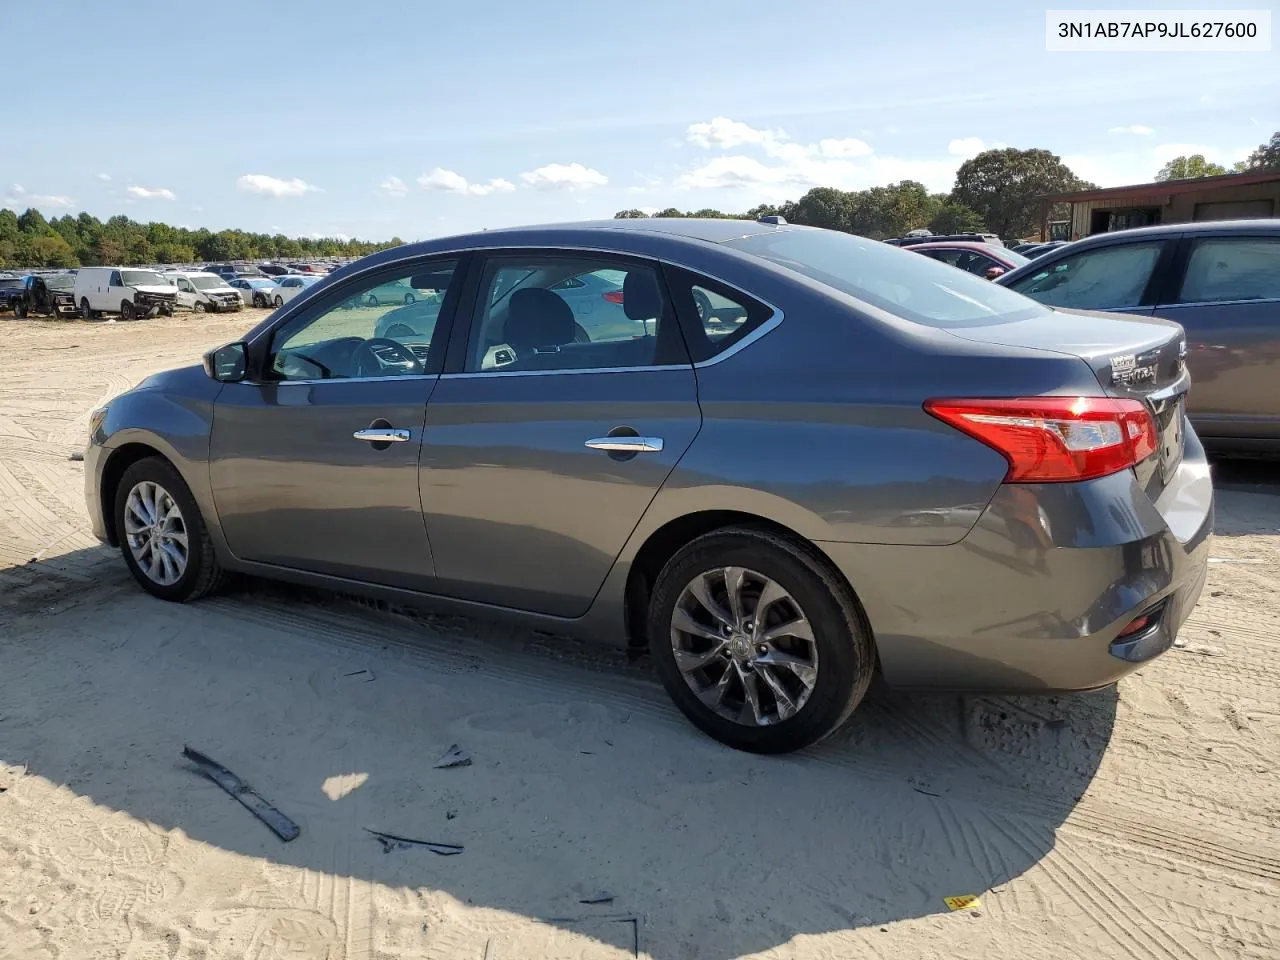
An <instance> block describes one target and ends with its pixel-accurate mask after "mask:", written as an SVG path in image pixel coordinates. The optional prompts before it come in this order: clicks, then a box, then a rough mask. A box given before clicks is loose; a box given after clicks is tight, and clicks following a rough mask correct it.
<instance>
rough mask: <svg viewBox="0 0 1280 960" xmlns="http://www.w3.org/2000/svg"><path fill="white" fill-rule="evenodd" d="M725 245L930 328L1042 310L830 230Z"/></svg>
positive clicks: (938, 266) (939, 266)
mask: <svg viewBox="0 0 1280 960" xmlns="http://www.w3.org/2000/svg"><path fill="white" fill-rule="evenodd" d="M727 246H731V247H734V248H736V249H738V250H741V251H742V252H743V253H749V254H753V255H755V256H757V257H760V258H762V259H764V260H768V261H771V262H773V263H776V264H778V265H779V266H782V267H786V268H787V269H788V270H793V271H795V272H796V273H799V274H801V275H803V276H805V277H808V278H809V279H811V280H815V281H817V282H818V283H821V284H825V285H826V286H828V287H831V288H832V289H833V290H836V291H839V292H840V293H844V294H847V295H848V296H850V297H853V298H854V299H856V300H860V301H862V302H863V303H866V304H869V305H871V306H873V307H878V308H879V309H881V310H884V311H886V312H887V313H891V314H893V315H894V316H898V317H902V318H903V319H904V320H910V321H912V322H914V323H920V324H925V325H927V326H931V327H964V326H981V325H985V324H990V323H997V322H1000V321H1006V320H1021V319H1024V318H1026V317H1032V316H1036V315H1037V314H1039V313H1042V312H1043V309H1044V308H1042V307H1039V306H1037V305H1036V304H1034V303H1032V302H1030V301H1028V300H1027V299H1025V298H1024V297H1021V296H1019V295H1018V294H1016V293H1014V292H1013V291H1012V290H1008V289H1006V288H1004V287H1001V286H998V285H996V284H993V283H990V282H989V281H987V280H985V279H983V278H981V277H976V276H974V275H973V274H970V273H965V272H964V271H962V270H956V269H954V268H952V267H950V266H948V265H947V264H945V263H939V262H938V261H936V260H934V259H932V258H930V257H922V256H921V255H920V254H919V253H913V252H912V251H910V250H904V249H900V248H898V247H895V246H892V245H891V244H887V243H881V242H880V241H878V240H868V239H867V238H865V237H856V236H854V235H853V234H849V233H838V232H836V231H834V230H808V229H797V228H791V229H782V230H777V231H770V232H768V233H758V234H754V235H753V236H750V237H742V238H741V239H738V240H732V241H730V242H729V243H728V244H727Z"/></svg>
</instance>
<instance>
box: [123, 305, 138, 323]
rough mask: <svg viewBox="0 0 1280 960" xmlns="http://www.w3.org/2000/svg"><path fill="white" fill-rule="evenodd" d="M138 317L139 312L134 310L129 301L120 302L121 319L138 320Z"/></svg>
mask: <svg viewBox="0 0 1280 960" xmlns="http://www.w3.org/2000/svg"><path fill="white" fill-rule="evenodd" d="M137 316H138V314H137V311H135V310H134V309H133V304H132V303H130V302H129V301H128V300H121V301H120V319H121V320H135V319H137Z"/></svg>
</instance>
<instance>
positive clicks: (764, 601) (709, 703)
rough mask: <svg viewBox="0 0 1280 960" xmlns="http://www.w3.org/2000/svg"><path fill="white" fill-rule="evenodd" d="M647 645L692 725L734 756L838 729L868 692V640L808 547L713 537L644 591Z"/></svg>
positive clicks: (682, 553) (730, 535)
mask: <svg viewBox="0 0 1280 960" xmlns="http://www.w3.org/2000/svg"><path fill="white" fill-rule="evenodd" d="M648 631H649V646H650V650H651V652H652V654H653V659H654V663H655V666H656V668H657V671H658V676H659V677H660V678H661V680H662V683H663V686H664V687H666V690H667V693H668V694H669V695H670V696H671V699H672V700H674V701H675V703H676V706H678V707H679V708H680V710H681V711H682V712H683V713H684V714H685V716H687V717H688V718H689V719H690V720H691V721H692V722H693V723H694V724H695V725H697V726H698V727H699V728H701V729H702V730H703V731H705V732H706V733H708V734H710V735H711V736H713V737H715V738H716V739H717V740H719V741H721V742H722V743H725V744H727V745H729V746H731V747H735V748H737V749H740V750H751V751H755V752H758V753H785V752H787V751H789V750H798V749H800V748H801V747H806V746H808V745H810V744H812V743H816V742H817V741H819V740H821V739H822V738H823V737H825V736H827V735H828V734H830V733H831V732H833V731H834V730H836V729H837V728H838V727H839V726H840V725H841V724H842V723H844V721H845V720H846V719H848V717H849V715H850V714H851V713H852V712H853V709H854V707H856V706H857V705H858V702H859V701H860V700H861V699H862V697H863V696H864V695H865V693H866V691H867V687H868V686H869V685H870V683H871V677H872V673H873V671H874V666H875V655H874V651H873V646H872V640H871V631H870V628H869V627H868V626H867V624H866V620H865V617H864V615H863V613H862V611H861V608H860V607H859V605H858V602H857V600H856V599H855V598H854V596H853V595H852V593H851V592H850V590H849V588H848V587H847V586H846V585H845V584H844V583H843V582H842V581H841V580H840V579H839V577H838V576H837V575H836V574H835V573H834V571H832V570H831V569H830V567H829V566H828V564H827V563H826V562H825V561H824V560H823V559H822V558H821V557H819V556H818V555H817V554H816V553H815V552H814V551H813V550H812V549H811V548H808V547H805V546H803V545H801V544H799V543H796V542H793V541H791V540H789V539H787V538H785V537H783V536H779V535H778V534H775V533H772V532H770V531H765V530H757V529H753V528H747V527H742V528H732V529H727V530H720V531H715V532H713V533H709V534H707V535H705V536H702V537H699V538H698V539H696V540H694V541H693V542H691V543H689V544H687V545H686V546H685V547H684V548H682V549H681V550H679V551H678V552H677V553H676V554H675V556H673V557H672V558H671V559H670V560H669V561H668V562H667V565H666V566H665V567H664V568H663V570H662V572H661V574H659V576H658V579H657V582H656V583H655V584H654V588H653V594H652V599H651V601H650V605H649V620H648Z"/></svg>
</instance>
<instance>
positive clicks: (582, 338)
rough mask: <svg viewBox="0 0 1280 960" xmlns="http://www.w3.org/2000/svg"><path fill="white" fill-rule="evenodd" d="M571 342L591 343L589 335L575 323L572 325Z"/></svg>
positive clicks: (580, 325)
mask: <svg viewBox="0 0 1280 960" xmlns="http://www.w3.org/2000/svg"><path fill="white" fill-rule="evenodd" d="M573 342H574V343H590V342H591V335H590V334H589V333H587V331H586V329H585V328H584V327H583V326H582V324H580V323H575V324H574V325H573Z"/></svg>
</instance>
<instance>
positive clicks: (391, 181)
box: [378, 177, 409, 197]
mask: <svg viewBox="0 0 1280 960" xmlns="http://www.w3.org/2000/svg"><path fill="white" fill-rule="evenodd" d="M378 192H379V193H382V194H385V195H386V196H388V197H403V196H404V195H405V194H406V193H408V192H409V187H408V185H407V184H406V183H405V182H404V181H403V180H401V179H400V178H399V177H387V179H385V180H383V181H382V182H381V183H380V184H378Z"/></svg>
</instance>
